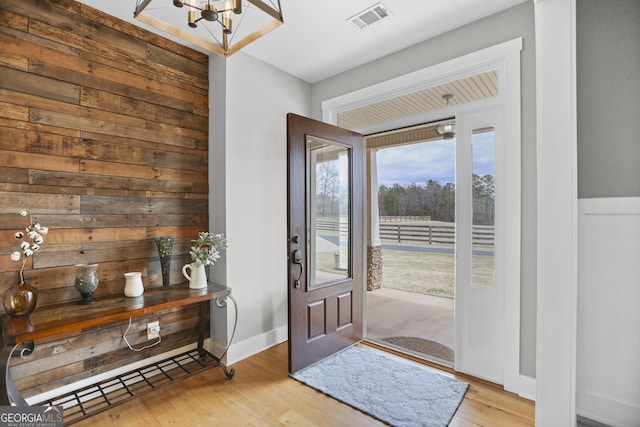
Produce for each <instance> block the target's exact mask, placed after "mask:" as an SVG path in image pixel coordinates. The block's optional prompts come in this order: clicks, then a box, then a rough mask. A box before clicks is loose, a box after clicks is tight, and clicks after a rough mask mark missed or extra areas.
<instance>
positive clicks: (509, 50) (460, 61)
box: [322, 38, 535, 397]
mask: <svg viewBox="0 0 640 427" xmlns="http://www.w3.org/2000/svg"><path fill="white" fill-rule="evenodd" d="M521 50H522V38H517V39H513V40H510V41H507V42H504V43H501V44H498V45H495V46H492V47H488V48H486V49H482V50H480V51H477V52H473V53H470V54H467V55H464V56H461V57H458V58H454V59H451V60H449V61H446V62H443V63H440V64H437V65H434V66H431V67H428V68H425V69H422V70H418V71H415V72H413V73H409V74H406V75H403V76H400V77H397V78H394V79H391V80H387V81H384V82H381V83H378V84H375V85H372V86H369V87H366V88H363V89H360V90H357V91H354V92H350V93H347V94H344V95H341V96H338V97H335V98H332V99H329V100H326V101H324V102H323V103H322V112H323V121H325V122H327V123H331V124H337V121H338V120H337V117H338V113H340V112H343V111H348V110H351V109H353V108H357V107H360V106H364V105H368V104H371V103H374V102H378V101H381V100H384V99H388V98H393V97H396V96H400V95H403V94H406V93H411V92H414V91H417V90H421V89H425V88H429V87H432V86H436V85H439V84H442V83H445V82H448V81H451V80H456V79H460V78H464V77H468V76H471V75H474V74H478V73H482V72H485V71H489V70H498V95H497V96H496V97H492V98H488V99H484V100H481V101H476V102H472V103H468V104H463V105H459V106H455V111H454V110H453V108H452V107H448V108H446V109H442V110H438V111H431V112H428V113H421V114H416V115H414V116H411V117H405V118H402V119H398V120H393V121H389V122H384V123H376V124H374V125H371V126H366V127H363V128H358V129H353V130H355V131H356V132H359V133H362V134H370V133H374V132H381V131H384V130H390V129H394V128H399V127H405V126H411V125H415V124H420V123H427V122H430V121H435V120H439V119H442V117H446V116H447V114H448V115H449V116H451V115H452V114H451V113H454V114H461V113H465V112H471V111H478V110H482V109H486V108H491V107H496V106H502V107H504V112H505V121H504V123H505V129H504V132H505V133H504V136H505V140H507V141H509V142H510V143H509V144H508V147H509V149H508V152H507V153H506V156H507V157H506V159H505V160H506V163H507V164H506V170H505V179H506V182H508V183H509V190H508V195H509V196H508V197H509V199H508V200H507V201H506V203H508V207H507V208H508V209H509V212H510V215H509V217H510V218H512V219H513V221H511V222H510V223H509V224H508V225H507V227H508V229H507V230H505V232H506V233H507V235H508V236H509V238H508V242H505V243H506V244H507V246H506V247H507V248H508V250H505V257H506V259H505V266H508V268H505V271H504V274H505V281H506V283H508V286H507V287H506V289H505V304H504V388H505V390H508V391H511V392H514V393H518V394H521V395H524V396H528V397H531V396H534V395H535V392H534V391H532V390H535V380H533V379H531V378H530V377H527V376H523V375H521V374H520V221H521V214H520V211H521V207H520V192H521V188H522V186H521V177H520V164H521V161H520V152H521V141H520V139H521V138H520V135H521V132H520V128H521V113H520V52H521Z"/></svg>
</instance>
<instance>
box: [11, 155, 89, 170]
mask: <svg viewBox="0 0 640 427" xmlns="http://www.w3.org/2000/svg"><path fill="white" fill-rule="evenodd" d="M2 166H8V167H14V168H24V169H28V168H34V169H43V170H54V171H62V172H79V168H80V166H79V164H78V160H77V159H71V158H66V157H60V156H51V155H47V154H35V153H21V152H16V151H7V150H0V167H2Z"/></svg>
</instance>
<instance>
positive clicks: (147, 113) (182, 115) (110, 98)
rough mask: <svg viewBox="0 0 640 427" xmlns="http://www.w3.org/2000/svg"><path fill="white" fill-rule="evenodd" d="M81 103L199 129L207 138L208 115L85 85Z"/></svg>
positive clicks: (186, 127)
mask: <svg viewBox="0 0 640 427" xmlns="http://www.w3.org/2000/svg"><path fill="white" fill-rule="evenodd" d="M80 105H82V106H84V107H90V108H98V109H102V110H106V111H111V112H117V113H118V114H124V115H131V116H134V117H138V118H140V119H143V120H149V121H154V122H159V123H163V124H165V125H172V126H175V127H176V128H184V129H194V130H198V131H200V132H202V135H201V136H203V137H205V138H206V135H207V130H208V121H207V119H206V117H203V116H198V115H195V114H191V113H186V112H184V111H180V110H176V109H175V108H168V107H164V106H162V105H157V104H153V103H149V102H145V101H141V100H138V99H133V98H129V97H126V96H121V95H118V94H114V93H111V92H106V91H103V90H99V89H94V88H89V87H83V88H82V90H81V92H80Z"/></svg>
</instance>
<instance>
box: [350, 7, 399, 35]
mask: <svg viewBox="0 0 640 427" xmlns="http://www.w3.org/2000/svg"><path fill="white" fill-rule="evenodd" d="M389 16H391V12H389V9H387V7H386V6H385V5H383V4H382V3H376V4H374V5H373V6H371V7H368V8H366V9H365V10H363V11H361V12H358V13H356V14H355V15H353V16H352V17H351V18H349V19H347V21H351V23H352V24H353V25H355V26H356V27H357V28H359V29H361V30H363V29H365V28H366V27H368V26H370V25H373V24H375V23H376V22H380V21H382V20H383V19H384V18H387V17H389Z"/></svg>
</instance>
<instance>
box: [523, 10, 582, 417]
mask: <svg viewBox="0 0 640 427" xmlns="http://www.w3.org/2000/svg"><path fill="white" fill-rule="evenodd" d="M534 6H535V30H536V104H537V105H536V118H537V129H536V131H537V156H538V158H537V164H538V167H537V186H538V199H537V212H536V214H537V218H538V221H537V223H538V226H537V237H538V238H537V262H538V268H537V322H536V388H537V390H536V417H535V418H536V426H541V427H545V426H552V427H555V426H567V427H572V426H575V425H576V405H575V391H576V390H575V384H576V363H575V362H576V294H577V130H576V129H577V126H576V67H575V64H576V59H575V46H576V40H575V16H576V14H575V0H535V3H534Z"/></svg>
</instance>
